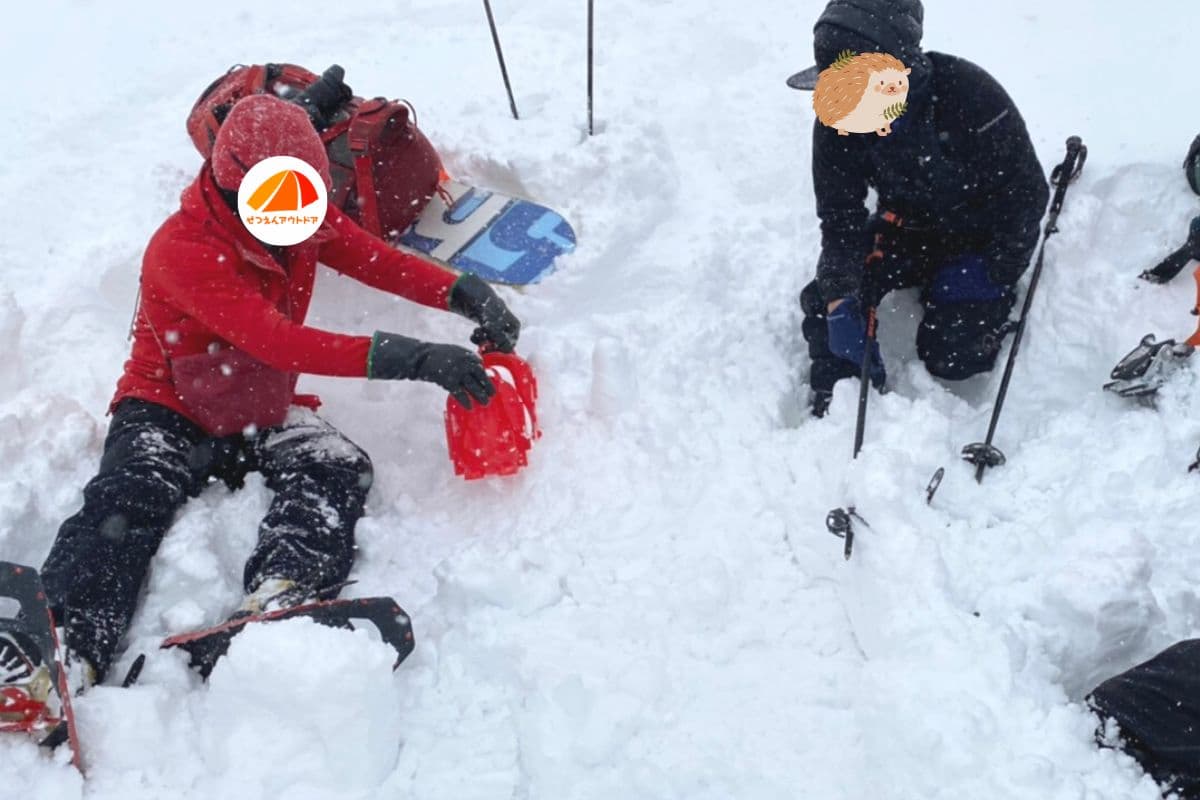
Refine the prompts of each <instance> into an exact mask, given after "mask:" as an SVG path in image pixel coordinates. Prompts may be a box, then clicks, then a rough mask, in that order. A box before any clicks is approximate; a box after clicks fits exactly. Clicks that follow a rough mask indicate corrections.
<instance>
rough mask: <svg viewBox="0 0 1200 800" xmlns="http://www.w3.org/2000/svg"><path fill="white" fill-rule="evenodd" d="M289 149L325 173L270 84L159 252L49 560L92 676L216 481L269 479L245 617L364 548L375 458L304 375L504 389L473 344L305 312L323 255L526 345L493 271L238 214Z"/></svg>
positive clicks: (242, 105)
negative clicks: (263, 173)
mask: <svg viewBox="0 0 1200 800" xmlns="http://www.w3.org/2000/svg"><path fill="white" fill-rule="evenodd" d="M280 155H286V156H294V157H297V158H300V159H302V160H304V161H305V162H307V163H308V164H310V165H311V166H313V167H314V168H315V169H316V170H317V172H318V173H319V174H320V175H321V177H322V178H323V179H324V181H325V183H326V186H327V187H328V186H329V182H330V181H329V162H328V159H327V156H326V152H325V149H324V146H323V145H322V143H321V140H320V139H319V137H318V135H317V133H316V131H315V130H314V128H313V127H312V123H311V122H310V120H309V117H308V115H307V114H306V113H305V111H304V110H303V109H301V108H300V107H299V106H297V105H293V104H291V103H288V102H286V101H284V100H280V99H278V98H275V97H272V96H268V95H255V96H252V97H247V98H245V99H243V100H240V101H239V102H238V103H237V104H236V105H235V106H234V107H233V109H232V110H231V111H230V113H229V115H228V117H227V118H226V119H225V121H224V123H223V125H222V127H221V130H220V132H219V133H218V135H217V138H216V141H215V142H214V147H213V152H212V156H211V158H210V159H209V161H207V162H206V163H205V164H204V166H203V168H202V169H201V170H200V174H199V175H198V176H197V178H196V179H195V181H194V182H193V183H192V184H191V185H190V186H189V187H188V188H187V189H186V190H185V191H184V193H183V197H182V203H181V207H180V209H179V211H177V212H176V213H175V214H173V215H172V216H171V217H170V218H168V219H167V221H166V222H164V223H163V225H162V227H160V228H159V229H158V231H157V232H156V233H155V234H154V236H153V238H152V239H151V240H150V243H149V245H148V246H147V248H146V252H145V256H144V258H143V262H142V275H141V299H140V303H139V306H138V311H137V316H136V322H135V327H134V335H133V350H132V353H131V355H130V358H129V360H128V361H127V362H126V363H125V370H124V373H123V374H122V376H121V378H120V380H119V381H118V383H117V391H116V395H115V397H114V398H113V401H112V406H111V408H110V411H111V413H112V422H111V425H110V427H109V431H108V435H107V438H106V439H105V443H104V454H103V456H102V458H101V461H100V469H99V473H98V474H97V475H96V477H95V478H93V479H92V480H91V481H90V482H89V483H88V484H87V486H86V488H85V489H84V491H83V495H84V502H83V508H82V509H80V510H79V512H78V513H76V514H75V515H74V516H72V517H71V518H70V519H68V520H67V521H66V522H64V523H63V525H62V527H61V529H60V530H59V532H58V536H57V538H56V540H55V542H54V545H53V547H52V548H51V550H50V554H49V556H48V557H47V559H46V563H45V566H44V567H43V571H42V578H43V581H44V583H45V587H46V592H47V596H48V598H49V600H50V604H51V607H52V608H53V610H54V612H55V619H56V620H58V621H59V624H60V625H62V626H63V627H64V628H65V639H66V648H67V652H68V658H69V659H70V660H72V661H73V662H74V663H75V664H76V665H82V672H76V673H75V674H77V675H79V674H82V675H83V676H84V677H83V678H82V679H81V681H80V682H81V683H82V684H84V685H86V684H90V683H92V682H94V681H98V680H102V679H103V678H104V675H105V673H106V672H107V670H108V668H109V667H110V665H111V663H112V660H113V657H114V654H115V653H116V650H117V647H118V645H119V643H120V640H121V637H122V635H123V634H124V633H125V631H126V629H127V628H128V626H129V622H130V619H131V618H132V616H133V612H134V609H135V607H136V603H137V597H138V593H139V591H140V589H141V587H142V584H143V582H144V580H145V577H146V572H147V569H148V567H149V563H150V559H151V557H152V556H153V555H154V553H155V551H156V550H157V549H158V546H159V543H160V542H161V541H162V538H163V535H164V534H165V533H166V531H167V528H168V527H169V526H170V524H171V521H172V519H173V518H174V516H175V514H176V512H177V511H178V510H179V509H180V508H181V507H182V506H183V504H184V503H185V502H186V501H187V499H188V497H189V496H194V495H196V494H198V493H199V491H200V490H201V489H202V488H203V487H204V486H205V485H206V483H207V482H209V481H210V480H212V479H222V480H224V481H225V482H226V483H227V484H229V485H230V486H231V487H237V486H240V485H241V480H242V478H243V477H244V475H245V474H246V472H247V471H250V470H257V471H258V472H260V473H262V475H263V476H264V478H265V479H266V484H267V486H268V487H269V488H270V489H272V490H273V491H274V492H275V496H274V500H273V501H272V503H271V507H270V510H269V511H268V512H267V515H266V517H265V518H264V519H263V521H262V524H261V527H260V529H259V537H258V544H257V546H256V547H255V548H254V551H253V552H252V553H251V555H250V557H249V559H248V561H247V563H246V567H245V574H244V576H243V582H244V586H245V591H246V595H247V597H246V602H245V603H244V604H243V609H244V610H245V611H247V612H256V611H260V610H264V608H268V607H283V606H287V605H291V604H295V603H298V602H303V601H307V600H311V599H318V598H320V599H324V598H329V597H332V596H334V595H336V594H337V592H338V591H339V589H340V587H341V586H342V585H343V583H344V582H345V580H346V576H347V575H348V574H349V572H350V568H351V564H352V562H353V560H354V526H355V523H356V522H357V520H358V519H359V517H360V516H362V513H363V505H364V502H365V500H366V496H367V492H368V490H369V489H370V487H371V481H372V469H371V461H370V459H369V458H368V456H367V454H366V453H365V452H364V451H363V450H362V448H360V447H358V446H357V445H356V444H354V443H353V442H351V441H350V440H349V439H347V438H346V437H345V436H344V435H342V434H341V433H340V432H338V431H337V430H336V429H335V428H334V427H333V426H332V425H330V424H329V423H328V422H326V421H325V420H323V419H322V418H321V417H319V416H317V415H316V413H314V411H315V409H316V407H317V402H316V398H314V397H311V396H306V395H296V394H295V393H294V389H295V385H296V379H297V376H298V375H300V374H312V375H332V376H342V377H354V378H372V379H376V380H421V381H430V382H433V383H436V384H438V385H439V386H441V387H443V388H444V389H446V391H448V392H449V393H450V394H451V395H453V396H454V397H455V398H456V399H457V400H458V402H460V403H462V404H463V405H465V406H468V407H469V406H470V405H471V404H472V403H480V404H486V403H487V402H488V399H489V398H490V397H491V396H492V394H493V393H494V391H495V389H494V387H493V386H492V384H491V382H490V380H489V378H488V376H487V373H486V372H485V371H484V369H483V365H482V362H481V360H480V359H479V357H478V355H477V354H476V353H475V352H473V351H471V350H468V349H466V348H463V347H458V346H455V345H449V344H435V343H430V342H423V341H418V340H416V339H412V338H408V337H405V336H401V335H398V334H394V333H385V332H377V333H376V334H375V335H374V336H372V337H366V336H350V335H345V334H340V333H333V332H329V331H324V330H319V329H316V328H312V327H308V326H306V325H305V324H304V319H305V314H306V312H307V310H308V306H309V301H310V300H311V298H312V290H313V280H314V276H315V272H316V265H317V262H318V261H319V262H321V263H324V264H326V265H328V266H329V267H332V268H333V269H335V270H337V271H339V272H341V273H343V274H345V275H349V276H350V277H353V278H355V279H357V280H359V281H361V282H363V283H365V284H367V285H369V286H372V287H375V288H377V289H381V290H383V291H386V292H390V293H392V294H396V295H399V296H401V297H405V298H408V299H409V300H413V301H415V302H417V303H421V304H423V305H426V306H429V307H431V308H437V309H441V310H449V311H453V312H455V313H458V314H460V315H462V316H465V317H467V318H469V319H471V320H473V321H474V322H475V323H476V324H477V325H478V328H477V329H476V330H475V332H474V334H473V335H472V341H474V342H475V343H476V344H479V345H481V346H484V347H495V348H498V349H500V350H503V351H511V350H512V349H513V347H514V345H515V344H516V341H517V337H518V334H519V331H520V323H519V322H518V320H517V318H516V317H515V316H514V315H513V314H512V313H511V312H510V311H509V309H508V308H507V307H506V306H505V304H504V302H503V301H502V300H501V299H500V298H499V297H497V296H496V294H495V293H494V292H493V291H492V289H491V288H490V287H489V286H488V285H487V284H486V283H485V282H483V281H482V280H480V279H479V278H477V277H474V276H470V275H463V276H458V275H457V274H456V273H453V272H451V271H449V270H446V269H444V268H442V267H440V266H438V265H436V264H433V263H431V262H429V261H426V260H424V259H421V258H418V257H416V256H412V255H407V254H404V253H401V252H399V251H397V250H394V249H393V248H391V247H389V246H388V245H387V244H386V243H384V242H383V241H382V240H380V239H378V238H377V237H375V236H372V235H371V234H369V233H367V232H365V231H364V230H362V229H361V228H359V227H358V226H357V225H356V224H355V223H354V222H352V221H351V220H350V219H349V218H348V217H346V216H345V215H344V214H342V213H340V212H339V211H338V210H337V209H336V208H333V207H330V209H329V213H328V216H327V218H326V220H325V222H324V224H323V225H322V227H321V229H320V230H319V231H318V233H317V234H315V235H314V236H313V237H311V238H310V239H308V240H306V241H304V242H302V243H301V244H298V245H294V246H290V247H273V246H267V245H264V244H263V243H261V242H260V241H259V240H257V239H256V238H254V237H253V236H252V235H251V234H250V232H249V231H248V230H247V228H246V227H245V225H243V223H242V221H241V219H240V217H239V216H238V213H237V211H236V208H237V190H238V185H239V184H240V182H241V180H242V178H243V177H244V176H245V175H246V172H247V171H248V169H249V168H250V167H252V166H253V165H254V164H256V163H258V162H259V161H261V160H262V159H265V158H267V157H270V156H280Z"/></svg>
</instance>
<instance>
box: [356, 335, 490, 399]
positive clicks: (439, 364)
mask: <svg viewBox="0 0 1200 800" xmlns="http://www.w3.org/2000/svg"><path fill="white" fill-rule="evenodd" d="M367 377H368V378H372V379H375V380H392V381H402V380H413V381H428V382H430V383H436V384H437V385H438V386H441V387H442V388H443V389H445V390H446V391H447V392H449V393H450V394H451V395H452V396H453V397H454V399H455V400H457V401H458V402H459V403H461V404H462V406H463V407H464V408H470V407H471V401H472V400H474V401H475V402H477V403H479V404H480V405H481V406H486V405H487V404H488V401H489V400H491V399H492V395H494V394H495V393H496V387H495V386H493V385H492V380H491V378H489V377H488V374H487V372H486V371H485V370H484V368H483V362H482V361H480V360H479V356H478V355H476V354H475V353H472V352H471V351H470V350H468V349H466V348H465V347H459V346H457V345H453V344H434V343H433V342H422V341H421V340H419V339H410V338H409V337H407V336H401V335H399V334H396V333H385V332H383V331H376V333H375V335H374V336H373V337H371V350H370V353H369V354H368V356H367Z"/></svg>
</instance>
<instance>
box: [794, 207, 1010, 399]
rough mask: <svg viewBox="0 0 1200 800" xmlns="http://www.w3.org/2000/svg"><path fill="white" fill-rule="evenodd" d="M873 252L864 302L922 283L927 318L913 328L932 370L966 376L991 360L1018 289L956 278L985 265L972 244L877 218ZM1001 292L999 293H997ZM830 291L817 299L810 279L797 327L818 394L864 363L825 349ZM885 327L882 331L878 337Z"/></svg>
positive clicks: (865, 280) (983, 368)
mask: <svg viewBox="0 0 1200 800" xmlns="http://www.w3.org/2000/svg"><path fill="white" fill-rule="evenodd" d="M874 225H875V230H876V231H877V236H876V253H877V254H878V255H877V256H876V257H873V258H870V259H868V263H867V264H866V266H865V267H864V269H863V283H862V301H863V307H864V308H865V307H866V306H867V305H870V304H874V303H878V302H879V301H880V300H882V299H883V297H884V296H885V295H886V294H887V293H888V292H890V291H892V290H893V289H905V288H910V287H920V289H921V304H922V305H923V306H924V307H925V314H924V317H923V318H922V319H921V324H920V327H919V328H918V330H917V355H918V357H919V358H920V359H921V360H922V361H923V362H924V363H925V367H926V369H928V370H929V372H930V374H932V375H934V376H935V377H938V378H943V379H945V380H952V381H957V380H963V379H965V378H969V377H971V376H972V375H976V374H978V373H981V372H987V371H989V370H991V369H992V368H993V367H994V366H995V365H996V356H997V355H998V354H999V353H1000V347H1001V345H1002V344H1003V339H1004V334H1005V332H1006V331H1007V328H1006V327H1005V323H1006V322H1007V321H1008V317H1009V314H1010V313H1011V311H1012V308H1013V304H1014V303H1015V302H1016V293H1015V292H1014V291H1013V289H1012V287H1011V286H1003V287H996V286H995V285H980V284H979V283H977V282H976V283H972V282H966V283H964V282H963V281H961V280H960V279H959V276H960V275H963V274H969V273H972V274H973V273H976V272H982V270H978V269H970V268H971V267H976V268H977V267H979V266H982V267H983V269H984V270H986V267H987V264H986V261H985V259H984V257H983V256H982V255H980V252H981V251H982V249H983V248H982V247H980V246H979V243H977V242H970V241H966V240H963V239H961V238H956V237H952V236H944V235H941V234H939V233H936V232H931V231H909V230H907V229H904V228H898V227H895V226H894V225H890V224H888V223H885V222H882V221H881V220H880V221H877V222H875V223H874ZM997 295H999V296H997ZM836 299H837V298H835V297H822V296H821V290H820V287H819V286H818V285H817V282H816V281H815V280H814V281H812V282H811V283H809V284H808V285H807V286H806V287H804V290H803V292H801V294H800V306H801V309H802V310H803V312H804V322H803V325H802V330H803V333H804V338H805V340H806V341H807V342H808V353H809V357H810V358H811V359H812V369H811V371H810V373H809V383H810V384H811V386H812V388H813V390H814V391H816V392H832V391H833V385H834V384H835V383H837V382H838V381H839V380H841V379H842V378H850V377H855V376H857V375H858V374H859V372H860V371H861V365H859V364H855V363H852V362H850V361H847V360H846V359H843V358H839V357H838V356H836V355H834V354H833V353H832V352H830V350H829V329H828V325H827V322H826V308H827V307H828V305H829V303H830V302H832V301H833V300H836ZM882 333H883V332H882V327H880V329H879V335H880V336H882Z"/></svg>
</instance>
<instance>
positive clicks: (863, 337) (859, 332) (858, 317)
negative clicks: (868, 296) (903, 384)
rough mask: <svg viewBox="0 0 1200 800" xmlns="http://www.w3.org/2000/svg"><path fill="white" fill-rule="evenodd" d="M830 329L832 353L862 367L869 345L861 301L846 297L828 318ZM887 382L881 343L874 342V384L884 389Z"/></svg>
mask: <svg viewBox="0 0 1200 800" xmlns="http://www.w3.org/2000/svg"><path fill="white" fill-rule="evenodd" d="M826 324H827V325H828V327H829V351H830V352H831V353H833V354H834V355H835V356H838V357H839V358H844V359H846V360H847V361H851V362H853V363H854V364H857V365H859V366H860V367H861V366H862V360H863V348H864V347H865V346H866V342H867V323H866V321H865V320H864V319H863V313H862V310H861V308H860V307H859V302H858V298H857V297H843V298H842V300H841V302H840V303H839V304H838V306H837V308H835V309H833V310H832V311H830V312H829V314H828V316H827V317H826ZM886 382H887V370H886V369H885V368H884V366H883V358H882V357H881V356H880V355H879V343H878V342H871V383H872V384H874V386H875V388H876V389H882V388H883V385H884V384H885V383H886Z"/></svg>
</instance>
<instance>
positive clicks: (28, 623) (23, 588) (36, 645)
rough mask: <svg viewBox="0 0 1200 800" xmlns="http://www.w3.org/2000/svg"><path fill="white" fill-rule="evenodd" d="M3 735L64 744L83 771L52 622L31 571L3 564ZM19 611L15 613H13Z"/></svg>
mask: <svg viewBox="0 0 1200 800" xmlns="http://www.w3.org/2000/svg"><path fill="white" fill-rule="evenodd" d="M5 599H7V602H0V638H3V639H4V645H5V648H4V650H3V652H4V653H5V658H4V659H2V660H0V733H25V734H28V735H29V736H31V737H33V738H34V739H36V740H37V741H38V742H39V744H41V745H43V746H46V747H49V748H54V747H57V746H58V745H59V744H62V743H63V742H66V743H68V744H69V745H70V747H71V762H72V763H73V764H74V765H75V767H76V768H77V769H82V767H81V762H80V754H79V738H78V736H77V735H76V732H75V716H74V714H73V713H72V711H71V696H70V692H69V691H68V689H67V670H66V668H65V667H64V666H63V663H62V654H61V651H60V650H59V646H58V635H57V633H56V632H55V628H54V618H53V616H52V615H51V613H50V606H49V605H48V603H47V602H46V592H45V590H44V589H43V588H42V579H41V576H39V575H38V572H37V570H35V569H34V568H33V567H26V566H22V565H20V564H13V563H10V562H7V561H0V601H4V600H5ZM14 607H15V608H14Z"/></svg>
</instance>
